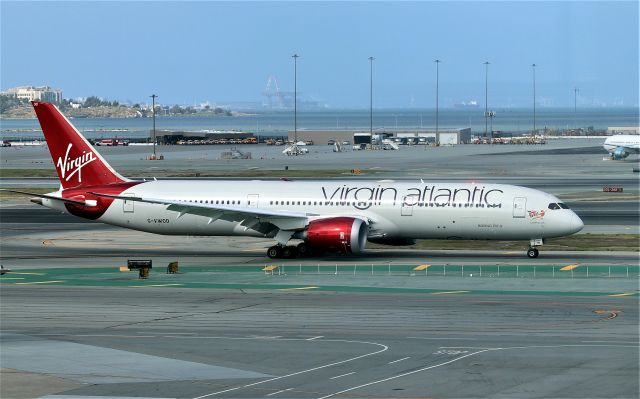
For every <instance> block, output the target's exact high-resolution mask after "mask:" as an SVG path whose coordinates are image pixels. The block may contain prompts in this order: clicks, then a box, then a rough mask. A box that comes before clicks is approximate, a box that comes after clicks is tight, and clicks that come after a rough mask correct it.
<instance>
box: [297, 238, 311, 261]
mask: <svg viewBox="0 0 640 399" xmlns="http://www.w3.org/2000/svg"><path fill="white" fill-rule="evenodd" d="M297 250H298V256H299V257H301V258H304V257H305V256H307V255H309V246H308V245H307V244H306V243H304V242H303V243H300V244H298V247H297Z"/></svg>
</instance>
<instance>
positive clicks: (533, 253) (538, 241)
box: [527, 238, 544, 259]
mask: <svg viewBox="0 0 640 399" xmlns="http://www.w3.org/2000/svg"><path fill="white" fill-rule="evenodd" d="M542 244H544V240H543V239H542V238H532V239H531V240H529V250H528V251H527V256H528V257H529V258H530V259H533V258H537V257H538V248H536V247H539V246H541V245H542Z"/></svg>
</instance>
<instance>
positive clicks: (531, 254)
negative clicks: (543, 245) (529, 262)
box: [527, 248, 538, 258]
mask: <svg viewBox="0 0 640 399" xmlns="http://www.w3.org/2000/svg"><path fill="white" fill-rule="evenodd" d="M527 256H528V257H530V258H537V257H538V249H537V248H529V250H528V251H527Z"/></svg>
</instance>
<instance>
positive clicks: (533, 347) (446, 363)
mask: <svg viewBox="0 0 640 399" xmlns="http://www.w3.org/2000/svg"><path fill="white" fill-rule="evenodd" d="M567 347H622V348H626V347H632V348H638V347H639V346H638V345H633V346H632V345H629V346H625V345H534V346H513V347H508V348H485V349H482V350H479V351H476V352H471V353H468V354H466V355H463V356H459V357H456V358H455V359H451V360H449V361H446V362H443V363H439V364H434V365H433V366H428V367H423V368H421V369H417V370H413V371H409V372H406V373H402V374H398V375H395V376H392V377H387V378H383V379H381V380H376V381H371V382H368V383H366V384H361V385H358V386H355V387H351V388H347V389H344V390H342V391H339V392H335V393H332V394H329V395H325V396H321V397H320V398H318V399H327V398H331V397H334V396H336V395H341V394H343V393H345V392H350V391H355V390H356V389H360V388H364V387H368V386H371V385H375V384H379V383H381V382H386V381H391V380H395V379H397V378H400V377H405V376H407V375H411V374H416V373H419V372H422V371H426V370H430V369H434V368H436V367H442V366H446V365H448V364H451V363H454V362H457V361H458V360H461V359H464V358H467V357H470V356H474V355H478V354H480V353H483V352H490V351H499V350H509V349H536V348H567Z"/></svg>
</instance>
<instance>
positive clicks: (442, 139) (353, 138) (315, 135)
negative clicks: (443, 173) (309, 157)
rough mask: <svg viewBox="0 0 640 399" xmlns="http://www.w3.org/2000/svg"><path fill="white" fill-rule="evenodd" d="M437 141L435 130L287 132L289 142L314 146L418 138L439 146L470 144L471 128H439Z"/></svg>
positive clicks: (303, 130) (302, 130) (404, 140)
mask: <svg viewBox="0 0 640 399" xmlns="http://www.w3.org/2000/svg"><path fill="white" fill-rule="evenodd" d="M437 134H438V136H439V140H437V139H436V129H435V128H415V129H400V130H398V129H393V130H391V129H375V130H374V131H373V135H372V134H371V132H370V131H369V130H368V129H347V130H339V129H335V130H334V129H325V130H307V129H301V130H298V132H297V135H295V134H294V131H293V130H290V131H289V134H288V138H289V141H293V140H294V136H296V137H297V140H299V141H300V140H301V141H313V143H314V144H315V145H326V144H328V143H329V142H330V141H338V142H341V143H342V142H345V141H347V142H349V143H352V144H375V142H376V141H381V140H383V139H393V140H394V141H399V142H405V143H406V141H407V140H413V141H415V142H417V141H418V140H417V139H418V138H423V142H424V141H425V140H424V139H426V142H427V143H431V144H433V143H436V142H439V143H440V144H441V145H454V144H465V143H469V142H471V128H440V129H438V132H437Z"/></svg>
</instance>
